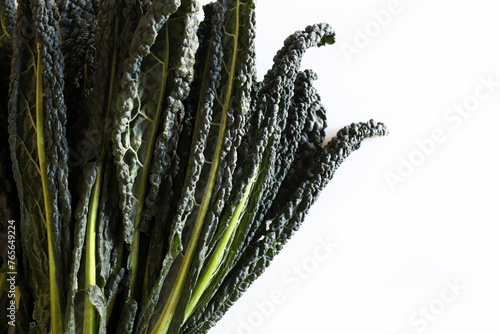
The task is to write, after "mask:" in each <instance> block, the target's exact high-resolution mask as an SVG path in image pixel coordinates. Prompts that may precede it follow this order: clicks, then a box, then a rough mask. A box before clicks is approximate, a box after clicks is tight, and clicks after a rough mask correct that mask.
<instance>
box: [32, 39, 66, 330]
mask: <svg viewBox="0 0 500 334" xmlns="http://www.w3.org/2000/svg"><path fill="white" fill-rule="evenodd" d="M37 49H38V55H37V68H36V136H37V151H38V161H39V164H40V175H41V178H42V189H43V200H44V204H45V222H46V227H47V243H48V246H47V248H48V252H49V279H50V322H51V330H52V333H62V329H63V325H62V318H61V306H60V305H59V302H60V301H59V288H58V286H57V268H56V263H55V261H54V255H55V250H54V244H53V239H52V207H51V205H50V203H51V202H52V201H53V200H54V199H53V198H52V197H51V196H50V190H49V182H48V180H47V172H46V171H47V162H46V158H45V138H44V135H45V127H44V122H43V121H44V117H43V116H44V115H43V78H42V75H43V71H42V53H41V50H40V43H38V44H37Z"/></svg>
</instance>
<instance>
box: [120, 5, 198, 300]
mask: <svg viewBox="0 0 500 334" xmlns="http://www.w3.org/2000/svg"><path fill="white" fill-rule="evenodd" d="M197 11H198V3H197V2H196V1H188V0H183V1H170V2H168V3H164V2H162V1H154V2H152V4H151V6H149V7H148V10H147V12H146V13H145V15H144V16H143V17H142V18H141V20H140V22H139V25H138V28H137V30H136V32H135V34H134V39H133V41H132V44H131V49H130V57H129V58H128V59H127V61H126V63H125V66H126V67H127V71H126V75H125V76H124V77H123V80H122V84H121V87H122V90H121V93H120V95H119V99H118V110H119V113H118V114H117V116H116V117H115V131H114V151H115V161H116V164H117V166H118V178H119V181H120V184H119V186H120V194H121V201H120V206H121V209H122V213H123V223H124V239H125V242H126V243H127V244H128V245H129V248H130V256H129V259H128V264H127V266H128V269H129V271H130V289H129V297H133V296H134V294H136V293H137V291H138V290H137V288H136V284H137V271H138V266H139V263H138V260H139V250H140V249H141V247H140V227H141V226H142V228H143V229H145V230H147V228H148V227H147V226H148V224H149V220H150V219H151V218H152V216H154V215H155V214H156V211H157V209H156V206H157V201H158V191H159V187H160V184H161V182H162V179H163V178H164V177H165V174H166V171H167V169H168V168H169V166H170V164H171V161H172V159H173V157H174V154H175V153H174V152H175V149H176V146H177V141H178V133H177V131H178V128H179V123H180V122H181V121H182V118H183V114H184V110H183V104H182V100H183V99H184V98H185V97H186V96H187V94H188V92H189V83H190V82H191V80H192V78H193V65H194V57H195V52H196V48H197V46H198V42H197V38H196V26H197V18H196V14H197ZM142 248H144V249H147V247H144V246H143V247H142Z"/></svg>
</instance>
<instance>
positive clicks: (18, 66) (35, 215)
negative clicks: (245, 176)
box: [9, 0, 71, 332]
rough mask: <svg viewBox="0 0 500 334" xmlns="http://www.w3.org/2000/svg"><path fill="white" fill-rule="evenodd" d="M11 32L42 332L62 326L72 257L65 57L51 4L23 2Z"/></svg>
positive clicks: (17, 150)
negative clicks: (65, 102) (70, 258)
mask: <svg viewBox="0 0 500 334" xmlns="http://www.w3.org/2000/svg"><path fill="white" fill-rule="evenodd" d="M18 10H19V16H18V19H17V22H16V27H15V31H14V43H13V46H14V47H13V50H14V54H13V61H12V73H11V86H10V102H9V134H10V149H11V152H12V161H13V164H14V177H15V179H16V183H17V189H18V192H19V198H20V202H21V224H22V225H21V237H22V239H23V242H24V244H23V246H24V250H25V252H26V257H27V263H28V264H27V268H28V269H29V270H30V273H31V275H30V281H29V283H30V292H31V293H32V295H33V296H34V299H35V308H34V311H33V319H34V321H35V325H34V326H35V327H36V328H39V329H40V330H42V331H48V330H52V331H53V332H61V331H62V319H61V310H63V309H64V305H65V291H66V289H65V287H66V286H65V280H63V279H62V277H64V276H65V275H66V273H67V268H66V266H67V263H68V262H67V261H65V260H66V259H68V258H69V256H70V253H69V252H70V237H69V226H68V225H69V220H70V216H71V199H70V196H69V191H68V179H67V178H68V166H67V150H68V148H67V142H66V131H65V125H66V109H65V104H64V94H63V92H64V80H63V69H64V60H63V56H62V53H61V52H60V49H59V25H58V22H57V20H56V18H57V14H56V7H55V3H54V2H50V1H49V2H41V1H35V0H33V1H30V2H28V1H19V2H18Z"/></svg>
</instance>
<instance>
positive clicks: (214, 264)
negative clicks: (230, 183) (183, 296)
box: [184, 168, 258, 320]
mask: <svg viewBox="0 0 500 334" xmlns="http://www.w3.org/2000/svg"><path fill="white" fill-rule="evenodd" d="M257 170H258V168H256V171H255V172H254V175H253V176H252V179H251V181H250V182H249V184H248V186H247V189H246V191H245V195H244V196H243V198H242V199H241V202H240V203H239V204H238V206H237V207H236V210H235V211H234V214H233V216H232V217H231V219H230V220H229V226H228V227H227V229H226V231H225V232H224V234H223V236H222V238H221V239H220V240H219V241H218V242H217V246H216V248H215V250H214V252H213V254H212V257H211V258H210V260H209V262H208V264H207V267H206V268H205V270H204V271H203V274H202V275H201V277H200V279H199V280H198V284H197V285H196V288H195V289H194V292H193V294H192V295H191V299H190V300H189V302H188V304H187V307H186V312H185V314H184V320H186V319H187V318H188V317H189V315H190V314H191V312H193V310H194V308H195V306H196V304H197V303H198V301H199V300H200V298H201V295H202V294H203V292H205V290H206V288H207V286H208V285H209V284H210V282H211V281H212V278H213V277H214V275H215V274H216V272H217V270H218V268H219V265H220V263H221V262H222V260H223V259H224V254H225V252H226V247H227V245H228V244H229V243H230V242H231V240H232V239H233V236H234V232H235V231H236V227H237V226H238V225H239V222H240V220H241V217H242V213H243V210H244V209H245V208H246V206H247V203H248V198H249V195H250V192H251V190H252V188H253V185H254V183H255V180H256V179H257V175H258V173H257Z"/></svg>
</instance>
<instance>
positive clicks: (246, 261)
mask: <svg viewBox="0 0 500 334" xmlns="http://www.w3.org/2000/svg"><path fill="white" fill-rule="evenodd" d="M385 134H387V131H386V129H385V127H384V126H383V125H382V124H381V123H375V122H373V121H369V122H367V123H357V124H354V123H353V124H351V125H350V126H347V127H345V128H343V129H341V130H340V131H339V132H338V133H337V137H336V138H333V139H332V140H331V141H330V142H329V143H328V144H327V145H326V146H325V148H324V149H323V150H322V152H321V154H320V158H319V159H318V161H317V162H316V163H315V165H314V166H312V167H311V173H312V175H314V176H313V177H311V178H307V179H305V180H303V181H302V182H301V183H300V184H298V186H297V188H296V190H295V191H294V192H292V193H290V192H289V193H288V198H287V200H286V201H285V202H283V203H284V205H283V206H282V208H281V209H280V210H279V212H277V213H276V214H275V215H273V216H270V217H266V220H268V223H269V228H267V229H266V230H265V232H263V233H259V234H257V235H256V236H255V237H254V239H253V240H252V242H251V244H250V245H249V247H247V248H246V250H245V251H244V252H243V254H242V256H241V258H240V260H239V262H238V263H237V265H236V266H235V267H234V269H233V270H232V271H231V272H230V274H229V275H228V277H227V278H226V279H225V280H224V282H223V284H222V285H221V286H220V287H219V289H218V290H217V292H216V294H215V295H214V297H213V298H212V300H211V301H210V303H209V304H208V306H207V307H206V308H205V310H204V311H203V313H201V314H200V315H199V316H198V317H196V321H191V320H190V321H189V322H188V323H187V324H186V326H185V327H184V330H183V331H182V333H183V334H194V333H196V334H201V333H206V332H207V331H208V330H209V329H210V328H211V327H213V326H214V325H215V323H216V322H217V321H218V320H220V318H221V317H222V316H223V315H224V314H225V312H226V311H227V310H228V309H229V307H231V306H232V305H233V304H234V302H235V301H236V300H237V299H238V298H239V297H240V296H241V295H242V294H243V293H244V292H245V291H246V290H247V289H248V287H249V286H250V284H251V283H252V282H253V281H255V280H256V279H257V278H258V277H259V276H260V275H261V274H262V273H263V272H264V270H265V268H266V267H267V266H268V265H269V263H270V262H271V261H272V259H273V258H274V257H275V256H276V254H277V253H278V252H279V251H280V250H281V249H282V247H283V245H284V244H285V243H286V242H287V241H288V239H289V238H290V237H291V236H292V235H293V233H294V232H295V231H296V230H297V229H298V228H299V227H300V225H301V223H302V221H303V220H304V218H305V215H306V213H307V212H308V211H309V208H310V207H311V206H312V204H314V202H315V200H316V199H317V197H318V195H319V193H320V191H321V190H322V189H323V188H324V187H325V186H326V184H327V183H328V181H329V180H330V179H331V178H332V177H333V174H334V172H335V170H336V169H337V168H338V167H339V165H340V164H341V163H342V162H343V161H344V159H345V158H347V157H348V156H349V154H350V153H351V152H353V151H354V150H356V149H358V148H359V145H360V143H361V141H362V140H363V139H365V138H368V137H372V136H377V135H378V136H382V135H385Z"/></svg>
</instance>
